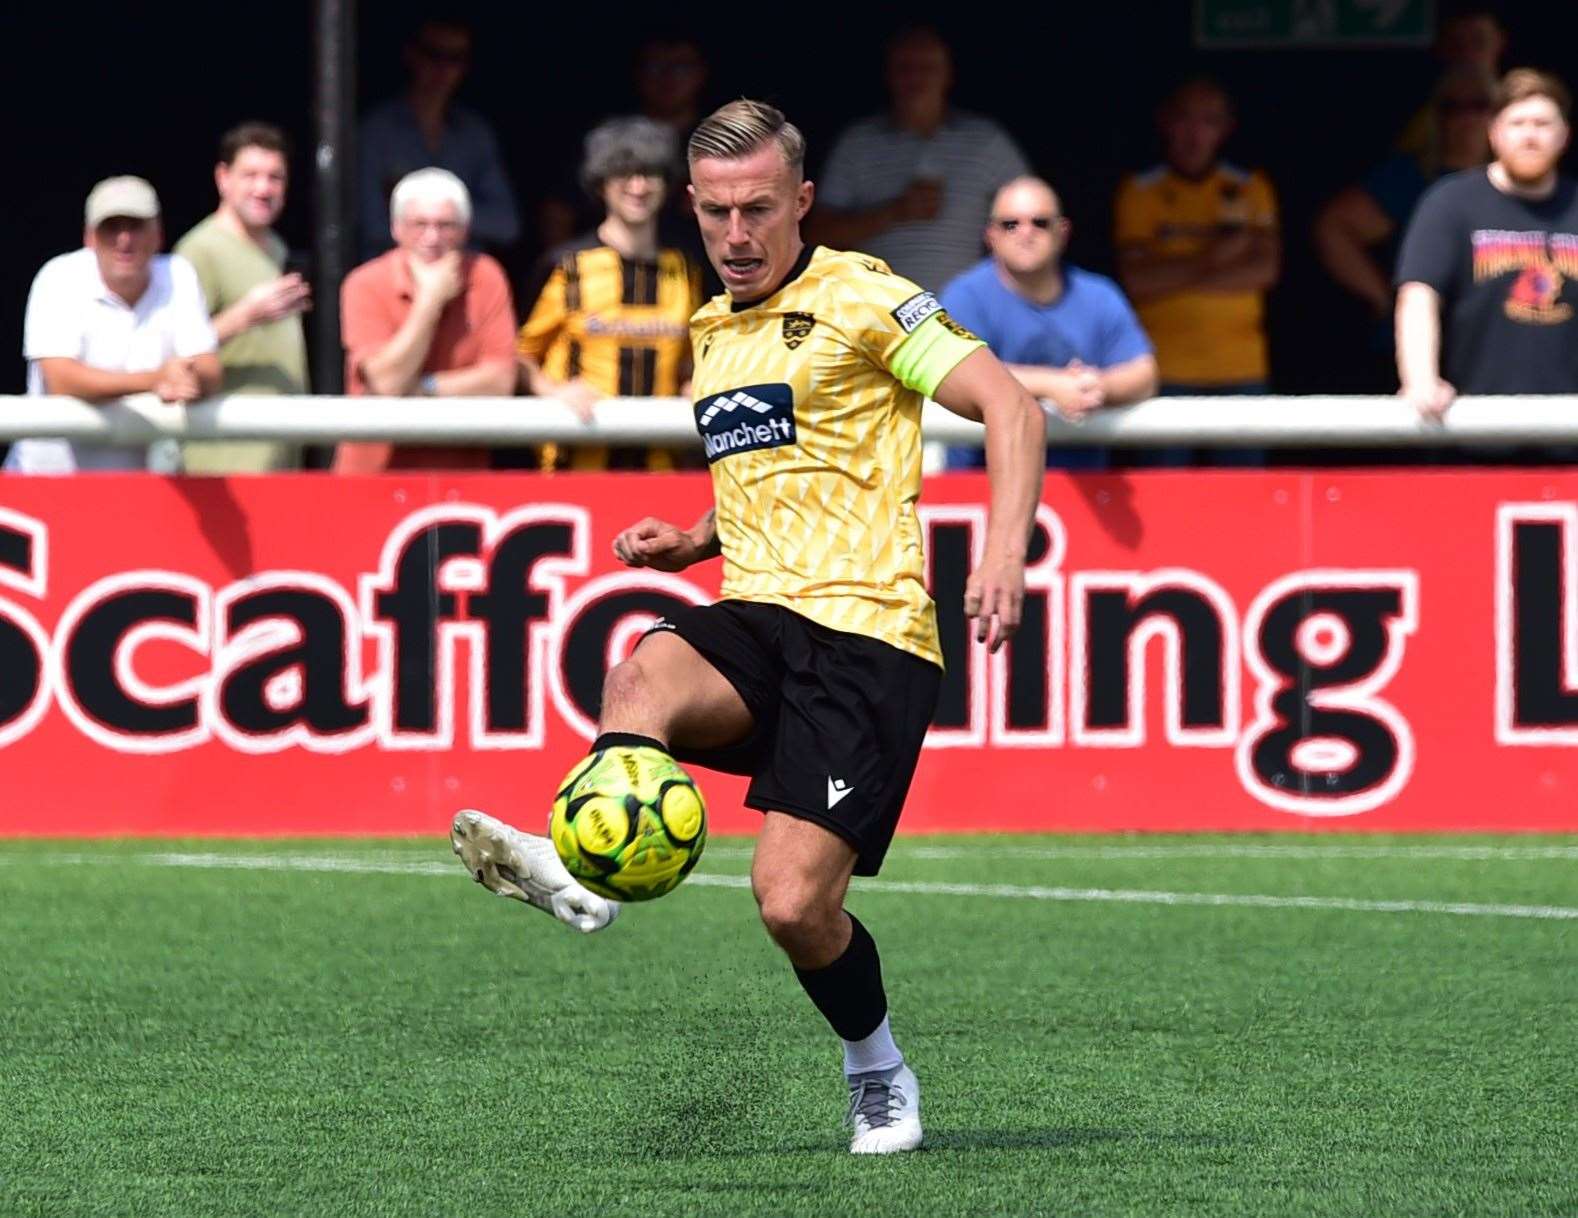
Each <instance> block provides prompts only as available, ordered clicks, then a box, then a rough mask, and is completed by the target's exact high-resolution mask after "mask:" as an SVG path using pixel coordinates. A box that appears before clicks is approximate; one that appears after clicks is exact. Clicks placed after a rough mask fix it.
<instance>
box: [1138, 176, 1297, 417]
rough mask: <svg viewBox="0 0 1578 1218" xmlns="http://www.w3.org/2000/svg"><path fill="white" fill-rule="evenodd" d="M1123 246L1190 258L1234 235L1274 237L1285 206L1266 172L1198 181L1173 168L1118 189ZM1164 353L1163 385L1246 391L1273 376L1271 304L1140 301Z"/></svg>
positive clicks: (1201, 298) (1223, 296) (1221, 297)
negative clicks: (1267, 320) (1280, 206)
mask: <svg viewBox="0 0 1578 1218" xmlns="http://www.w3.org/2000/svg"><path fill="white" fill-rule="evenodd" d="M1116 211H1117V216H1116V230H1117V231H1116V234H1115V236H1116V240H1117V245H1118V248H1119V249H1120V250H1121V249H1122V248H1123V247H1125V246H1140V247H1143V248H1148V249H1152V250H1154V251H1156V252H1157V253H1160V254H1171V255H1190V254H1198V253H1200V252H1201V251H1203V250H1204V249H1205V246H1206V242H1207V240H1208V239H1210V238H1213V237H1218V236H1221V235H1223V234H1226V233H1233V232H1242V231H1245V230H1249V231H1255V230H1259V231H1263V232H1273V231H1275V230H1276V227H1277V204H1276V199H1275V197H1274V196H1273V194H1272V190H1271V183H1270V182H1269V181H1268V180H1267V179H1266V177H1265V175H1264V174H1262V173H1259V172H1254V173H1249V172H1246V171H1244V170H1242V169H1238V168H1235V167H1234V166H1232V165H1227V164H1221V165H1218V166H1217V167H1216V168H1215V169H1213V170H1212V171H1211V172H1210V173H1209V174H1207V175H1206V176H1205V177H1204V178H1201V179H1200V180H1198V181H1194V180H1191V179H1189V178H1185V177H1181V176H1180V175H1178V174H1176V173H1174V172H1173V171H1172V170H1171V169H1169V168H1168V167H1167V166H1166V165H1158V166H1157V167H1156V168H1154V169H1151V170H1148V171H1147V172H1145V173H1140V174H1135V175H1134V176H1133V177H1131V178H1129V179H1127V180H1126V181H1125V182H1124V183H1123V185H1122V186H1121V187H1120V188H1119V190H1118V198H1117V205H1116ZM1135 311H1136V312H1138V313H1139V315H1140V324H1141V325H1143V326H1144V327H1145V332H1146V333H1147V334H1148V335H1150V337H1151V342H1152V344H1153V345H1154V346H1155V347H1156V362H1157V364H1158V365H1159V366H1160V368H1161V378H1162V383H1163V384H1174V385H1191V386H1194V385H1200V386H1208V385H1223V386H1226V385H1239V384H1244V383H1246V382H1254V381H1264V380H1265V379H1266V376H1267V374H1268V363H1267V359H1266V335H1265V330H1264V326H1263V319H1264V313H1265V308H1264V303H1263V300H1262V297H1261V294H1260V293H1259V292H1254V291H1249V292H1188V291H1185V292H1169V293H1168V294H1167V295H1165V296H1160V297H1157V298H1156V299H1154V300H1149V301H1146V302H1145V303H1144V304H1140V303H1139V302H1138V301H1136V302H1135Z"/></svg>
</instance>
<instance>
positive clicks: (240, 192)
mask: <svg viewBox="0 0 1578 1218" xmlns="http://www.w3.org/2000/svg"><path fill="white" fill-rule="evenodd" d="M285 175H286V167H285V157H284V155H283V154H281V153H278V152H273V151H271V150H269V149H267V148H243V149H242V150H241V151H240V152H238V153H236V159H235V160H234V161H232V162H231V163H230V164H229V165H219V166H217V167H216V168H215V170H214V182H215V184H216V185H217V186H218V187H219V198H220V201H221V202H223V203H224V205H225V206H226V207H228V208H229V209H230V210H231V211H233V212H234V213H235V214H236V215H237V216H239V217H240V218H241V222H242V223H243V224H245V225H246V226H247V227H248V228H267V227H269V225H271V224H273V223H274V221H275V220H277V219H279V213H280V212H281V211H283V210H284V209H285Z"/></svg>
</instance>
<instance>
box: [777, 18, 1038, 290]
mask: <svg viewBox="0 0 1578 1218" xmlns="http://www.w3.org/2000/svg"><path fill="white" fill-rule="evenodd" d="M886 80H887V86H888V96H889V99H890V102H891V105H890V108H889V110H888V112H887V113H886V114H881V115H877V116H875V117H872V118H867V119H862V120H861V121H859V122H857V123H855V124H854V125H853V126H851V127H849V128H847V129H846V130H845V131H844V133H843V134H842V135H840V136H839V137H838V140H837V141H836V142H835V143H834V145H833V151H832V152H831V153H829V154H828V158H827V164H826V165H824V166H823V168H822V174H821V176H820V177H819V178H817V181H816V202H817V206H816V210H815V211H813V212H812V213H811V216H810V218H809V220H808V224H809V225H810V229H811V235H812V239H813V240H815V241H817V242H820V243H821V244H823V245H829V246H832V247H833V248H834V249H841V250H861V251H863V252H864V253H867V254H870V255H871V256H872V257H874V258H880V259H882V260H883V261H884V262H886V263H887V264H888V265H889V266H890V267H892V268H893V270H894V271H896V272H897V273H898V274H900V275H903V276H904V277H905V278H907V279H913V280H914V281H915V282H916V283H918V284H920V286H921V287H923V288H929V289H930V290H931V291H933V292H940V291H942V289H943V287H944V286H945V285H946V284H947V283H948V282H949V281H950V280H951V279H953V277H954V276H956V275H961V274H963V273H964V272H965V271H967V270H969V269H970V268H971V267H972V266H974V265H975V264H976V263H977V262H979V261H980V260H981V232H982V230H983V229H985V228H986V221H987V219H988V218H989V217H990V215H991V208H992V196H993V195H995V194H996V193H997V191H998V189H999V188H1000V187H1002V186H1003V185H1004V184H1005V183H1007V182H1009V181H1011V180H1012V179H1014V178H1018V177H1023V176H1024V175H1025V174H1028V173H1029V172H1030V166H1029V164H1028V162H1026V160H1025V156H1024V153H1022V152H1021V151H1020V150H1019V146H1018V145H1017V144H1015V143H1014V141H1013V139H1012V138H1011V137H1010V136H1009V134H1008V133H1007V132H1006V131H1004V130H1003V129H1002V128H1001V127H999V126H998V125H997V124H996V123H995V122H993V121H992V120H991V119H989V118H985V117H983V116H981V115H979V114H971V113H968V112H967V111H963V110H956V109H954V108H953V107H952V106H950V105H949V104H948V94H949V91H950V90H951V89H952V87H953V56H952V54H951V53H950V51H949V49H948V44H947V43H946V42H944V41H943V39H942V36H941V35H940V34H939V33H937V31H936V30H934V29H932V28H931V27H929V26H911V27H908V28H906V29H903V30H900V31H899V32H898V33H897V34H895V35H894V37H893V40H892V41H891V42H890V43H889V44H888V55H887V69H886Z"/></svg>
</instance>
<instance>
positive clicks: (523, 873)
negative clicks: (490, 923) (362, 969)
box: [449, 808, 619, 934]
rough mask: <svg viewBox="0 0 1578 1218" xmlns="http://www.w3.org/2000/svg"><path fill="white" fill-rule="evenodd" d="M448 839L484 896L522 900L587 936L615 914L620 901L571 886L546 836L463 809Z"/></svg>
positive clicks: (569, 877)
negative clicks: (487, 894)
mask: <svg viewBox="0 0 1578 1218" xmlns="http://www.w3.org/2000/svg"><path fill="white" fill-rule="evenodd" d="M449 840H450V843H451V844H452V845H453V846H454V848H455V853H456V854H458V855H459V856H460V861H461V862H462V863H464V864H465V867H466V870H467V871H469V872H471V878H472V879H474V880H476V881H477V883H479V884H481V885H482V886H483V887H484V888H486V889H487V890H488V891H489V892H492V893H497V894H498V895H499V896H501V897H514V898H515V899H516V900H517V901H525V902H526V904H528V905H534V906H536V907H537V908H538V909H541V910H543V911H544V912H546V913H550V914H552V915H553V916H554V917H556V918H558V919H559V921H561V922H563V923H564V924H565V925H566V926H573V927H575V929H576V930H578V931H582V932H584V933H586V934H590V933H591V932H592V931H594V930H602V929H603V927H605V926H607V925H608V924H609V923H610V922H612V921H613V920H614V919H615V918H617V917H618V916H619V902H618V901H610V900H609V899H608V898H607V897H600V896H598V895H597V894H596V893H595V892H591V891H589V890H588V889H586V888H583V887H582V886H581V885H580V884H578V883H576V882H575V878H574V877H573V876H571V874H570V873H569V872H568V871H566V870H565V867H564V863H563V861H562V860H561V859H560V858H559V852H558V851H557V850H555V849H554V848H553V842H552V841H550V840H549V839H548V838H546V837H539V836H538V835H537V834H535V833H522V832H521V831H520V830H519V829H512V828H511V827H510V826H509V825H506V824H505V823H504V822H503V821H501V820H495V819H494V818H493V817H491V816H489V815H487V814H486V813H484V812H474V811H472V810H471V809H469V808H467V809H465V810H464V811H461V812H457V813H456V814H455V823H454V824H453V825H451V826H450V830H449Z"/></svg>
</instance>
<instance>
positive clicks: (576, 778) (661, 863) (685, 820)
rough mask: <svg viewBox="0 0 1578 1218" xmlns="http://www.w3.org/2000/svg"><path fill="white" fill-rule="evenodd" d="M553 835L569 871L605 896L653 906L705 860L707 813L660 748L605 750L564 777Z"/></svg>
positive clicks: (691, 786)
mask: <svg viewBox="0 0 1578 1218" xmlns="http://www.w3.org/2000/svg"><path fill="white" fill-rule="evenodd" d="M548 833H549V836H551V837H552V838H553V845H554V849H555V850H557V851H558V852H559V857H560V858H561V859H563V860H564V865H565V867H566V868H567V869H568V870H569V872H570V874H571V875H573V876H574V877H575V878H576V879H577V880H579V881H580V882H581V883H582V884H584V885H585V886H586V887H587V888H590V889H591V890H592V891H593V892H595V893H597V894H598V895H599V896H604V897H608V898H609V899H611V900H615V901H651V900H655V899H656V898H658V897H661V896H663V895H664V894H665V893H668V892H672V891H673V890H674V888H675V887H676V886H677V885H678V884H679V882H680V881H681V880H683V879H684V878H685V877H686V876H687V875H689V874H690V869H691V868H692V867H694V866H695V865H696V863H697V861H698V860H699V859H700V858H701V851H702V848H703V847H704V846H705V845H706V844H707V808H706V805H705V804H704V803H703V802H702V799H701V792H700V790H698V789H697V787H696V784H695V782H693V781H692V780H691V777H690V775H689V774H687V773H685V771H684V770H682V769H680V767H679V763H678V762H676V761H675V760H674V759H673V758H672V757H670V756H669V755H668V754H667V753H665V752H663V751H662V750H661V749H653V748H623V747H616V748H608V749H601V750H599V751H598V752H596V753H593V754H592V755H591V756H589V757H584V758H582V759H581V760H580V761H578V762H576V764H575V766H574V767H573V768H572V769H571V770H570V773H569V774H568V775H566V776H565V780H564V782H563V783H562V784H561V785H560V788H559V793H558V796H557V797H556V798H555V799H554V801H553V813H552V815H551V816H550V817H549V819H548Z"/></svg>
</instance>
